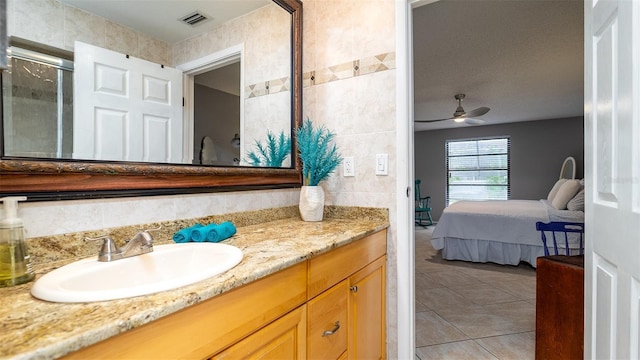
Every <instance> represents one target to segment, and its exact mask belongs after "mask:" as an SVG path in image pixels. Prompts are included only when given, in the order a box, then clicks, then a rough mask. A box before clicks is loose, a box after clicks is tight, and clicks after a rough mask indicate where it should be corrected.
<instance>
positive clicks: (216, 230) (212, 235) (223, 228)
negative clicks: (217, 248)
mask: <svg viewBox="0 0 640 360" xmlns="http://www.w3.org/2000/svg"><path fill="white" fill-rule="evenodd" d="M235 234H236V226H235V225H233V223H232V222H231V221H225V222H223V223H220V224H219V225H216V226H214V227H213V228H212V229H211V230H209V232H208V233H207V241H209V242H219V241H222V240H225V239H228V238H230V237H232V236H233V235H235Z"/></svg>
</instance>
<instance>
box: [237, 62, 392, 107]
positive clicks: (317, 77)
mask: <svg viewBox="0 0 640 360" xmlns="http://www.w3.org/2000/svg"><path fill="white" fill-rule="evenodd" d="M395 68H396V53H395V52H388V53H384V54H380V55H375V56H369V57H365V58H362V59H357V60H353V61H349V62H345V63H342V64H338V65H334V66H329V67H327V68H322V69H318V70H313V71H309V72H306V73H304V74H302V87H303V88H306V87H309V86H313V85H320V84H324V83H328V82H331V81H337V80H345V79H350V78H352V77H356V76H362V75H367V74H373V73H377V72H381V71H386V70H391V69H395ZM290 89H291V85H290V82H289V78H288V77H284V78H280V79H275V80H269V81H265V82H262V83H257V84H252V85H249V86H247V87H246V89H245V94H246V98H247V99H249V98H254V97H258V96H264V95H269V94H276V93H279V92H282V91H289V90H290Z"/></svg>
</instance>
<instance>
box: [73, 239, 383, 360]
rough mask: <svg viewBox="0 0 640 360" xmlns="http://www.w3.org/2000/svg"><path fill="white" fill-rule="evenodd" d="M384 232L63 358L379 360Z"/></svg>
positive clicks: (380, 356) (380, 351)
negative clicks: (307, 359) (348, 359)
mask: <svg viewBox="0 0 640 360" xmlns="http://www.w3.org/2000/svg"><path fill="white" fill-rule="evenodd" d="M386 238H387V235H386V231H381V232H378V233H375V234H373V235H370V236H368V237H366V238H364V239H361V240H357V241H355V242H353V243H350V244H348V245H345V246H343V247H340V248H338V249H336V250H332V251H330V252H328V253H325V254H323V255H320V256H318V257H315V258H312V259H310V260H308V261H306V262H302V263H299V264H297V265H294V266H292V267H289V268H287V269H284V270H282V271H279V272H277V273H275V274H272V275H270V276H268V277H266V278H264V279H260V280H257V281H255V282H252V283H249V284H247V285H245V286H242V287H240V288H238V289H234V290H232V291H230V292H228V293H224V294H222V295H219V296H216V297H213V298H211V299H209V300H207V301H204V302H202V303H200V304H196V305H193V306H191V307H188V308H185V309H183V310H181V311H178V312H176V313H174V314H171V315H168V316H165V317H163V318H160V319H158V320H155V321H153V322H151V323H148V324H146V325H143V326H140V327H138V328H135V329H133V330H130V331H127V332H125V333H122V334H120V335H117V336H114V337H112V338H109V339H107V340H104V341H102V342H100V343H97V344H95V345H92V346H89V347H87V348H84V349H81V350H79V351H77V352H74V353H71V354H69V355H67V356H66V357H65V358H67V359H125V358H127V359H133V358H136V359H143V358H144V359H150V358H165V359H168V358H171V359H178V358H179V359H239V358H243V359H245V358H251V359H305V358H309V359H347V358H350V359H364V358H366V359H384V358H385V356H386V351H385V348H386V337H385V328H386V324H385V310H386V309H385V291H386V290H385V270H386V256H385V254H386ZM326 331H329V333H325V332H326ZM323 334H324V336H323Z"/></svg>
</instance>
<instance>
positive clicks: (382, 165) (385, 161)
mask: <svg viewBox="0 0 640 360" xmlns="http://www.w3.org/2000/svg"><path fill="white" fill-rule="evenodd" d="M376 175H389V154H376Z"/></svg>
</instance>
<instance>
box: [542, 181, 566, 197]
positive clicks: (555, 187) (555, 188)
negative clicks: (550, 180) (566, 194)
mask: <svg viewBox="0 0 640 360" xmlns="http://www.w3.org/2000/svg"><path fill="white" fill-rule="evenodd" d="M567 180H569V179H560V180H558V181H556V183H555V185H553V187H552V188H551V191H549V195H547V200H549V202H552V201H553V198H554V197H556V194H557V193H558V190H560V187H561V186H562V184H564V183H566V182H567Z"/></svg>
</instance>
